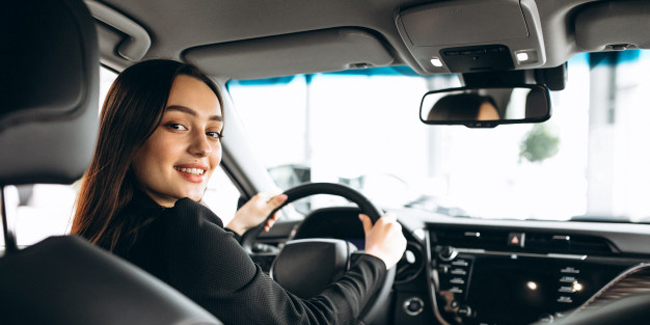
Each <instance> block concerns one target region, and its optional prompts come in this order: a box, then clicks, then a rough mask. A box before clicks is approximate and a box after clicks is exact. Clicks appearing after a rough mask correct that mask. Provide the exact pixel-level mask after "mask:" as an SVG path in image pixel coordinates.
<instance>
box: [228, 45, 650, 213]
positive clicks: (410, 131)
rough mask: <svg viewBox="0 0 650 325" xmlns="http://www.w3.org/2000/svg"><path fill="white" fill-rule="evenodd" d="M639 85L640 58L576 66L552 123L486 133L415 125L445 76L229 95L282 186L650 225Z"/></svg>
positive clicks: (259, 88) (350, 77)
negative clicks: (350, 189) (340, 187)
mask: <svg viewBox="0 0 650 325" xmlns="http://www.w3.org/2000/svg"><path fill="white" fill-rule="evenodd" d="M648 73H650V55H649V54H648V53H647V52H643V51H626V52H616V53H600V54H592V55H587V54H582V55H577V56H575V57H574V58H572V59H571V60H570V61H569V63H568V83H567V85H566V88H565V89H564V90H562V91H553V92H551V97H552V104H553V112H552V117H551V118H550V120H548V121H547V122H545V123H541V124H520V125H501V126H498V127H496V128H495V129H469V128H466V127H464V126H426V125H423V124H422V123H421V122H420V121H419V116H418V115H419V114H418V109H419V105H420V100H421V98H422V95H423V94H424V93H425V92H426V91H428V90H436V89H442V88H450V87H454V86H457V85H458V84H459V83H458V81H457V80H456V79H454V78H450V77H448V76H433V77H431V76H428V77H426V76H425V77H421V76H414V74H399V73H396V74H386V73H384V72H383V71H382V70H381V69H378V70H377V69H369V70H360V71H359V72H358V73H354V72H352V73H350V72H346V73H325V74H315V75H309V76H296V77H293V78H292V79H289V78H282V79H267V80H255V81H231V82H230V83H229V84H228V86H229V91H230V93H231V95H232V98H233V101H234V103H235V105H236V107H237V109H238V111H239V113H240V114H239V115H240V116H241V117H242V119H243V124H244V127H245V128H246V130H247V132H248V133H249V136H250V138H251V139H252V142H253V144H254V145H256V147H255V149H256V151H257V153H258V154H259V155H260V157H261V161H262V162H263V163H264V164H265V165H266V167H267V168H268V169H269V171H270V172H271V175H272V176H273V177H274V178H275V179H276V183H277V184H278V186H280V187H283V188H287V187H290V186H295V185H297V184H299V183H301V182H305V181H327V182H340V183H344V184H348V185H351V186H354V187H356V188H358V189H360V190H362V192H364V193H365V194H366V195H368V196H369V197H371V199H373V200H374V201H375V202H376V203H377V204H379V205H380V206H383V207H385V208H391V207H402V206H407V207H413V208H419V209H425V210H429V211H434V212H438V213H443V214H448V215H452V216H457V215H459V216H470V217H480V218H508V219H511V218H514V219H546V220H548V219H552V220H568V219H572V220H584V219H589V220H603V219H613V220H617V221H648V220H649V217H650V205H648V204H647V202H646V200H645V197H646V196H647V195H648V193H649V192H650V169H648V168H647V166H648V164H649V163H650V154H649V153H648V152H649V151H648V150H646V149H645V146H646V142H647V139H648V138H649V137H650V131H649V130H650V129H648V128H647V127H646V126H645V121H647V120H648V118H647V117H646V116H647V115H648V114H650V113H649V112H648V110H647V109H645V108H646V106H647V96H648V95H647V94H648V93H650V81H649V79H648V78H646V77H645V76H647V75H648ZM269 135H272V136H269Z"/></svg>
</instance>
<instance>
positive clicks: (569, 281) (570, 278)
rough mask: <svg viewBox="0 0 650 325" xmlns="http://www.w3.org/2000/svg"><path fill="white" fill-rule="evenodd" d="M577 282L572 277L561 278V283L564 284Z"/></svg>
mask: <svg viewBox="0 0 650 325" xmlns="http://www.w3.org/2000/svg"><path fill="white" fill-rule="evenodd" d="M575 281H576V278H575V277H572V276H563V277H562V278H560V282H563V283H573V282H575Z"/></svg>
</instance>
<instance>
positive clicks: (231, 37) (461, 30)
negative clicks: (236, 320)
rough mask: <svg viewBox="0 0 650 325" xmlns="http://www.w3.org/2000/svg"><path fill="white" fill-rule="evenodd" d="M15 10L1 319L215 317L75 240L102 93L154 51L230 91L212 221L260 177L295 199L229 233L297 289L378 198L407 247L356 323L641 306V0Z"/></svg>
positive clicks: (517, 317) (223, 0)
mask: <svg viewBox="0 0 650 325" xmlns="http://www.w3.org/2000/svg"><path fill="white" fill-rule="evenodd" d="M8 5H9V8H8V9H6V10H4V11H3V12H4V14H3V18H4V19H2V24H3V28H2V35H3V36H4V37H3V38H2V39H3V40H4V41H3V42H4V45H3V49H2V51H1V53H2V54H1V55H2V62H4V63H5V67H4V71H5V73H3V77H2V84H1V85H2V86H1V93H0V96H1V97H0V98H1V99H2V100H1V102H2V103H3V104H2V106H1V109H0V149H2V154H1V155H0V185H2V191H1V193H2V200H1V204H2V228H3V232H2V234H0V237H2V240H1V241H0V292H1V293H2V294H0V324H40V323H48V324H145V323H146V324H152V323H155V324H221V322H220V321H219V320H218V319H217V318H216V317H214V316H213V315H211V314H210V313H208V312H207V311H205V310H203V309H202V308H201V307H200V306H198V305H196V304H195V303H194V302H192V301H191V300H190V299H189V298H187V297H185V296H183V295H182V294H181V293H179V292H177V291H176V290H174V289H173V288H171V287H170V286H168V285H166V284H165V283H163V282H162V281H160V280H158V279H156V278H155V277H153V276H151V275H149V274H147V273H146V272H145V271H143V270H141V269H139V268H138V267H136V266H134V265H132V264H130V263H129V262H127V261H125V260H122V259H120V258H119V257H116V256H114V255H112V254H110V253H108V252H106V251H104V250H102V249H100V248H97V247H94V246H93V245H91V244H90V243H88V242H87V241H85V240H84V239H82V238H80V237H78V236H72V235H69V226H70V217H71V216H72V210H73V208H74V199H75V195H76V192H75V191H76V190H78V187H79V185H78V184H79V180H80V178H81V177H82V176H83V173H84V170H85V169H86V167H87V165H88V163H89V160H90V157H91V155H92V152H93V150H94V145H95V139H96V135H97V131H98V111H99V109H100V107H101V103H102V102H103V97H104V96H105V94H106V91H107V89H108V87H110V84H111V83H112V80H114V79H115V76H116V75H117V74H119V73H120V72H121V71H123V70H124V69H126V68H127V67H129V66H131V65H133V64H134V63H137V62H141V61H144V60H148V59H156V58H169V59H174V60H179V61H183V62H189V63H193V64H195V65H196V66H198V67H199V68H200V69H201V70H203V71H204V72H206V73H207V74H208V75H209V76H210V78H212V79H213V80H214V81H215V82H216V84H217V85H218V86H219V88H220V90H221V91H222V93H223V94H224V116H225V129H224V138H223V140H222V144H223V158H222V161H221V165H220V170H219V172H218V173H217V174H216V175H215V176H213V179H212V180H211V183H210V184H209V185H208V188H207V190H206V192H205V195H204V198H203V201H202V203H203V204H205V205H207V206H208V207H209V208H211V209H212V210H213V211H214V212H215V213H216V214H217V215H219V217H220V218H222V219H223V220H224V224H226V223H227V222H226V221H227V220H229V218H232V216H233V215H234V212H235V211H236V209H237V208H238V207H240V206H241V205H243V204H244V203H245V202H246V201H247V200H249V199H250V198H251V197H253V196H254V195H255V194H256V193H259V192H272V193H279V192H284V193H285V194H287V195H288V197H289V199H288V200H287V202H286V203H285V204H284V205H283V206H282V207H281V209H279V213H280V214H281V217H280V219H279V220H278V222H277V223H276V224H275V225H274V226H273V227H272V228H271V229H270V231H268V232H266V231H263V229H262V227H258V228H255V229H252V230H250V231H249V232H247V233H246V234H244V236H243V237H242V241H241V244H242V247H243V248H244V249H245V250H246V252H247V253H248V255H249V256H250V258H251V259H252V260H253V261H254V262H255V263H256V264H257V265H259V267H260V268H261V269H262V270H263V271H264V272H266V273H267V274H269V275H270V276H271V277H272V278H273V279H274V280H275V281H277V282H278V283H280V284H281V285H282V286H283V287H284V288H285V289H287V290H289V291H290V292H292V293H294V294H296V295H298V296H300V297H304V298H309V297H311V296H313V295H315V294H318V292H320V291H321V290H322V289H323V287H325V286H327V285H328V284H329V283H330V282H331V281H332V279H336V278H337V277H338V276H340V274H341V273H342V272H344V271H345V270H346V267H348V265H349V264H350V260H351V259H353V258H355V257H354V256H355V251H356V250H359V249H362V248H363V244H364V232H363V227H362V225H361V223H360V222H359V218H358V217H357V215H358V214H359V212H363V213H366V214H368V215H369V216H370V217H371V218H372V219H373V220H374V221H376V220H377V219H378V218H379V217H380V216H381V215H382V214H383V213H384V212H393V213H394V214H396V215H397V217H398V222H399V223H400V224H401V225H402V228H403V233H404V236H405V237H406V239H407V241H408V244H407V249H406V252H405V254H404V256H403V258H402V259H401V260H400V262H399V263H398V264H397V266H396V267H394V268H392V269H391V270H390V271H389V273H388V275H387V276H386V278H385V281H384V282H383V283H382V288H381V289H380V290H379V292H377V294H376V295H375V296H374V297H373V299H372V300H371V301H370V303H369V304H368V305H367V306H366V308H365V309H364V310H363V311H362V312H361V316H360V317H359V319H358V320H357V322H358V323H359V324H379V325H381V324H409V325H410V324H415V325H417V324H439V325H504V324H505V325H510V324H512V325H519V324H546V323H553V324H573V325H578V324H597V325H598V324H646V323H647V319H648V318H649V317H650V308H648V307H650V204H648V200H647V195H648V193H650V169H649V168H648V167H647V166H649V164H650V153H648V152H649V151H648V150H647V148H646V145H645V144H646V142H647V139H650V130H648V128H647V126H646V121H647V120H648V119H649V118H650V110H648V108H647V106H648V105H647V101H648V94H649V93H650V81H646V80H645V79H647V78H646V76H647V74H648V73H650V51H648V49H650V35H649V34H648V33H647V30H649V29H650V2H647V1H643V0H570V1H567V0H375V1H346V0H331V1H312V0H307V1H295V0H283V1H247V0H239V1H231V0H195V1H173V0H158V1H144V0H142V1H125V0H101V1H99V0H83V1H81V0H25V1H14V2H11V3H9V4H8ZM116 150H119V149H116ZM316 241H317V242H318V245H321V246H326V247H330V248H332V254H329V255H328V254H316V253H314V252H316V251H317V250H315V249H314V246H313V245H315V244H314V243H315V242H316ZM322 279H325V280H323V281H321V280H322ZM90 288H92V289H90Z"/></svg>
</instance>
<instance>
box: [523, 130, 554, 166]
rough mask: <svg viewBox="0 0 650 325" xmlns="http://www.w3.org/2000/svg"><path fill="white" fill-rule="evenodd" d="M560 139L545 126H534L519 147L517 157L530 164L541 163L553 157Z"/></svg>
mask: <svg viewBox="0 0 650 325" xmlns="http://www.w3.org/2000/svg"><path fill="white" fill-rule="evenodd" d="M559 143H560V139H559V138H558V137H557V136H555V135H554V134H552V133H551V132H550V131H549V129H548V126H547V125H546V124H535V126H533V128H532V129H531V130H530V131H529V132H528V133H527V134H526V136H525V137H524V140H523V141H522V142H521V145H520V146H519V149H520V150H519V157H520V158H524V159H526V160H528V161H530V162H540V163H541V162H542V161H544V160H545V159H548V158H551V157H553V156H555V155H556V154H557V152H558V144H559Z"/></svg>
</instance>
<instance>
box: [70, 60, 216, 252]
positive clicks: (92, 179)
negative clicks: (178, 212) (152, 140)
mask: <svg viewBox="0 0 650 325" xmlns="http://www.w3.org/2000/svg"><path fill="white" fill-rule="evenodd" d="M178 75H187V76H190V77H194V78H197V79H199V80H201V81H203V82H204V83H205V84H206V85H208V86H209V87H210V88H211V89H212V91H214V93H215V94H216V95H217V98H218V99H219V104H220V106H221V110H222V111H221V114H222V116H223V113H224V112H223V100H222V97H221V95H220V93H219V90H218V89H217V86H216V85H215V84H214V82H213V81H212V80H210V79H209V78H208V77H207V76H206V75H205V74H204V73H202V72H201V71H200V70H199V69H198V68H197V67H195V66H194V65H191V64H186V63H182V62H178V61H173V60H149V61H143V62H140V63H137V64H135V65H133V66H131V67H129V68H127V69H126V70H124V71H123V72H122V73H121V74H120V75H119V76H118V77H117V79H115V82H113V85H112V86H111V88H110V90H109V91H108V94H107V96H106V100H105V101H104V106H103V108H102V112H101V120H100V127H99V137H98V139H97V147H96V148H95V153H94V156H93V159H92V161H91V163H90V166H89V167H88V170H87V171H86V173H85V175H84V178H83V180H82V183H81V189H80V191H79V195H78V197H77V203H76V211H75V214H74V220H73V223H72V230H71V232H72V233H73V234H78V235H80V236H82V237H84V238H86V239H88V240H89V241H91V242H92V243H94V244H97V245H100V246H102V247H104V248H107V249H109V250H113V249H114V248H115V245H116V243H117V241H118V239H120V237H121V236H123V235H129V236H130V237H134V236H135V232H136V231H137V229H139V227H140V226H141V223H142V222H143V221H142V220H119V219H120V218H116V215H117V214H118V213H119V212H120V210H121V209H122V208H124V206H125V205H126V204H127V203H128V202H129V201H131V199H132V197H133V189H134V187H135V186H136V181H135V176H134V175H133V171H132V170H131V163H132V162H133V159H134V157H135V154H136V153H137V151H138V149H140V147H141V146H142V145H143V144H144V143H145V141H146V140H147V139H148V138H149V137H150V136H151V134H152V133H153V132H154V131H155V130H156V128H157V127H158V125H159V124H160V121H161V119H162V117H163V114H164V111H165V106H166V104H167V99H168V97H169V93H170V91H171V87H172V84H173V82H174V80H175V79H176V77H177V76H178ZM122 219H127V218H122Z"/></svg>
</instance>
